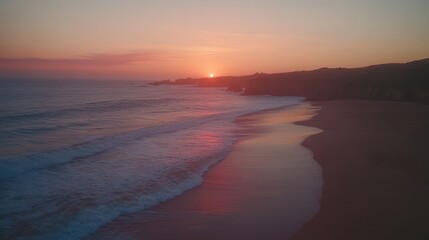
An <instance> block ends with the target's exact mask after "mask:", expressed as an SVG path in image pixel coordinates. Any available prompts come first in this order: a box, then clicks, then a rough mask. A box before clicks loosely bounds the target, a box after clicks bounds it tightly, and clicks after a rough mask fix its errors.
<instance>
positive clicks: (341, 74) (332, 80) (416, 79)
mask: <svg viewBox="0 0 429 240" xmlns="http://www.w3.org/2000/svg"><path fill="white" fill-rule="evenodd" d="M244 95H276V96H281V95H292V96H304V97H307V98H309V99H310V100H330V99H370V100H371V99H373V100H394V101H411V102H419V103H425V104H428V103H429V59H424V60H419V61H414V62H410V63H405V64H383V65H374V66H369V67H363V68H352V69H346V68H335V69H333V68H322V69H318V70H313V71H304V72H291V73H279V74H269V75H265V76H261V77H259V78H257V79H254V80H250V81H249V82H247V84H246V90H245V92H244Z"/></svg>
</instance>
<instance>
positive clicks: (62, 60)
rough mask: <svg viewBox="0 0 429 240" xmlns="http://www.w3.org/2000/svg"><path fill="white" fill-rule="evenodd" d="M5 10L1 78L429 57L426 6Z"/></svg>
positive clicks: (126, 4)
mask: <svg viewBox="0 0 429 240" xmlns="http://www.w3.org/2000/svg"><path fill="white" fill-rule="evenodd" d="M148 2H151V1H137V0H122V1H115V0H92V1H91V0H89V1H83V0H74V1H68V0H40V1H27V0H2V1H1V2H0V36H1V37H0V77H38V78H40V77H47V78H115V79H122V78H123V79H144V80H159V79H167V78H170V79H175V78H182V77H188V76H190V77H201V76H208V75H209V74H210V73H213V74H215V75H216V76H219V75H242V74H252V73H254V72H285V71H293V70H307V69H314V68H320V67H325V66H326V67H339V66H341V67H356V66H365V65H370V64H376V63H384V62H406V61H410V60H416V59H421V58H427V57H429V44H427V43H428V42H429V28H428V27H427V23H428V22H429V14H427V12H428V10H429V1H425V0H411V1H400V0H379V1H370V0H351V1H346V0H325V1H310V0H300V1H299V0H283V1H269V0H265V1H255V0H253V1H252V0H247V1H244V0H237V1H221V0H218V1H204V0H199V1H196V0H188V1H186V0H183V1H173V0H169V1H167V0H164V1H163V0H159V1H156V2H155V3H148Z"/></svg>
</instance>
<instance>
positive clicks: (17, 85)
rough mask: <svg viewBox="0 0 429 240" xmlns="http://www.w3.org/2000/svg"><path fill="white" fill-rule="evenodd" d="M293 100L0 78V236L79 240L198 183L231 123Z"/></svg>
mask: <svg viewBox="0 0 429 240" xmlns="http://www.w3.org/2000/svg"><path fill="white" fill-rule="evenodd" d="M302 100H303V99H302V98H299V97H272V96H241V95H239V94H237V93H232V92H226V91H224V89H219V88H200V87H195V86H179V85H164V86H150V85H147V84H145V83H144V82H136V81H134V82H133V81H101V80H86V81H85V80H40V79H39V80H36V79H29V80H16V79H15V80H13V79H3V80H1V81H0V236H1V237H2V239H3V238H4V239H82V238H84V237H86V236H88V235H89V234H91V233H93V232H95V231H96V230H97V229H98V228H99V227H100V226H102V225H104V224H106V223H108V222H110V221H111V220H113V219H114V218H116V217H118V216H120V215H121V214H126V213H131V212H136V211H141V210H143V209H146V208H149V207H152V206H154V205H156V204H158V203H160V202H163V201H166V200H168V199H171V198H174V197H176V196H178V195H180V194H182V193H183V192H184V191H186V190H188V189H190V188H193V187H195V186H197V185H199V184H200V183H201V182H202V177H203V174H204V172H206V171H207V170H208V169H209V167H210V166H212V165H213V164H216V163H217V162H219V161H221V160H222V159H223V158H225V156H226V155H227V154H228V153H229V152H230V151H231V149H232V146H233V144H234V141H235V140H236V137H237V136H236V134H235V131H234V129H235V128H236V124H235V123H234V121H235V119H236V118H237V117H239V116H242V115H244V114H248V113H252V112H257V111H261V110H266V109H272V108H278V107H283V106H287V105H294V104H297V103H299V102H301V101H302Z"/></svg>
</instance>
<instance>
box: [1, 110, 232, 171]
mask: <svg viewBox="0 0 429 240" xmlns="http://www.w3.org/2000/svg"><path fill="white" fill-rule="evenodd" d="M237 114H238V115H239V114H240V113H237V112H230V113H220V114H214V115H211V116H208V117H199V118H192V119H186V120H182V121H177V122H172V123H166V124H162V125H158V126H154V127H148V128H143V129H138V130H135V131H132V132H128V133H123V134H118V135H115V136H107V137H102V138H98V139H94V140H91V141H87V142H83V143H78V144H74V145H71V146H69V147H65V148H61V149H56V150H50V151H46V152H39V153H33V154H28V155H23V156H6V157H2V158H0V179H3V178H9V177H15V176H18V175H21V174H24V173H25V172H27V171H31V170H35V169H43V168H47V167H52V166H56V165H59V164H64V163H67V162H70V161H73V160H74V159H80V158H85V157H89V156H93V155H96V154H100V153H102V152H104V151H107V150H109V149H110V148H112V147H116V146H119V145H121V144H125V143H127V142H130V141H132V140H135V139H138V138H143V137H149V136H151V135H158V134H165V133H171V132H175V131H180V130H183V129H186V128H190V127H194V126H198V125H201V124H204V123H207V122H210V121H216V120H221V119H224V118H226V117H228V116H229V117H232V116H237Z"/></svg>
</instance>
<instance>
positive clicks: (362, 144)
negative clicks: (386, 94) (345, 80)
mask: <svg viewBox="0 0 429 240" xmlns="http://www.w3.org/2000/svg"><path fill="white" fill-rule="evenodd" d="M313 104H314V105H316V106H318V107H320V108H321V110H320V111H319V114H318V115H317V116H315V117H314V118H313V119H310V120H306V121H304V122H299V123H297V124H300V125H304V126H312V127H317V128H320V129H322V130H323V132H321V133H319V134H316V135H313V136H310V137H308V138H307V139H305V141H304V142H303V146H305V147H307V148H308V149H310V150H311V151H312V152H313V154H314V158H315V160H316V161H318V162H319V163H320V165H321V166H322V168H323V178H324V182H325V183H324V187H323V194H322V198H321V209H320V211H319V212H318V213H317V214H316V215H315V216H314V217H313V218H312V219H311V220H310V221H309V222H308V223H306V224H305V225H304V226H303V227H302V228H301V230H300V231H299V232H298V233H297V234H296V235H295V236H294V237H293V238H292V239H293V240H310V239H319V240H325V239H326V240H328V239H329V240H336V239H338V240H340V239H428V238H429V231H428V228H427V224H428V223H429V220H428V216H429V207H428V205H427V203H428V202H429V190H428V188H427V186H428V183H429V178H428V175H427V173H428V169H429V163H428V162H427V160H428V159H429V153H428V150H427V146H429V126H428V124H427V123H428V122H429V106H426V105H419V104H413V103H403V102H384V101H365V100H342V101H326V102H313Z"/></svg>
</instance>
